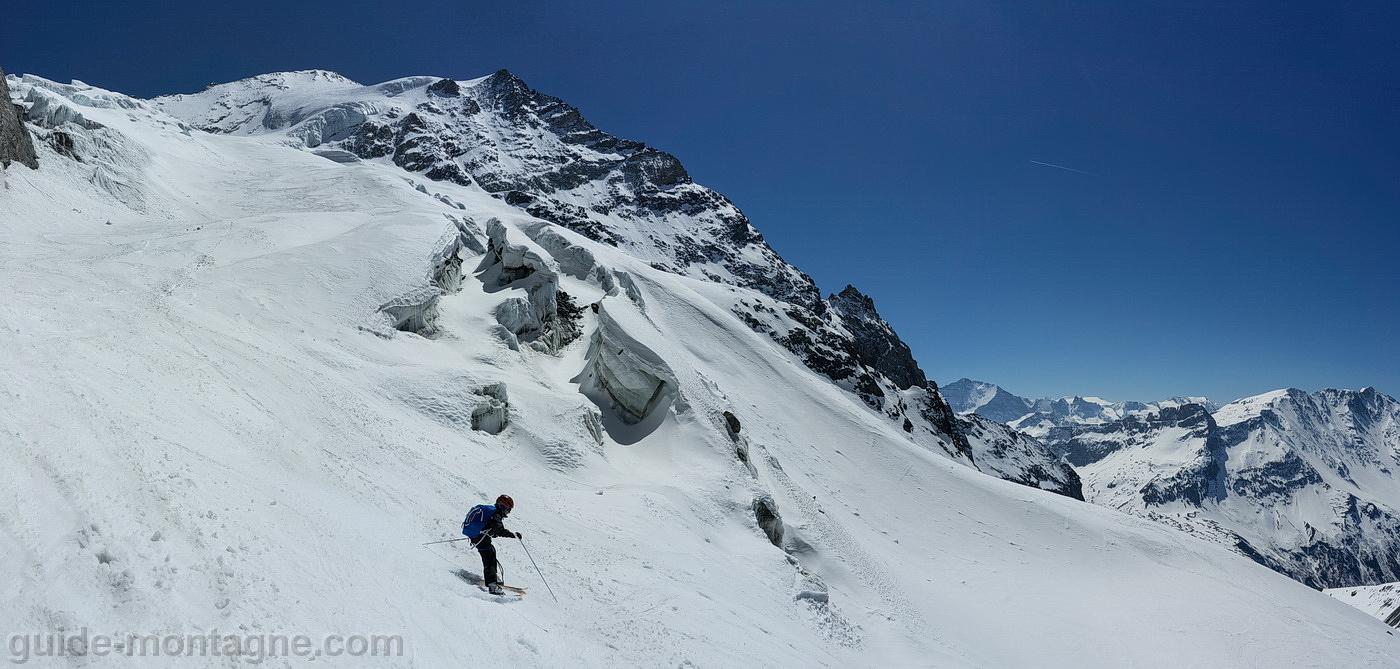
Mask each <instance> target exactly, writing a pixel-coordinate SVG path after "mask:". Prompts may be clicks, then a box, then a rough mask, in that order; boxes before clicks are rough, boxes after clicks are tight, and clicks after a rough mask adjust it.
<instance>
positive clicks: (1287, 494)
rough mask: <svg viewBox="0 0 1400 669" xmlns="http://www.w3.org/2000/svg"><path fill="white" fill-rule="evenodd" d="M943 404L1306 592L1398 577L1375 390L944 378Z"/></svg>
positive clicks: (1096, 490)
mask: <svg viewBox="0 0 1400 669" xmlns="http://www.w3.org/2000/svg"><path fill="white" fill-rule="evenodd" d="M942 390H943V393H944V397H945V398H946V399H947V400H948V403H949V405H951V406H952V407H953V409H954V411H957V412H958V413H960V414H974V415H980V416H984V417H986V418H992V419H994V420H998V421H1000V422H1003V423H1005V424H1007V425H1008V427H1011V428H1013V429H1016V430H1019V431H1021V432H1024V433H1025V434H1027V435H1031V436H1034V437H1036V438H1038V439H1039V440H1040V441H1041V442H1042V443H1044V444H1045V445H1046V447H1047V448H1048V449H1049V450H1050V451H1052V452H1053V453H1055V454H1057V455H1058V456H1060V457H1062V458H1063V460H1064V462H1065V463H1066V464H1068V465H1070V466H1072V467H1073V468H1074V469H1075V471H1076V474H1077V475H1078V477H1079V479H1080V480H1081V482H1082V485H1083V494H1084V498H1085V499H1086V500H1087V501H1089V502H1093V503H1095V504H1100V505H1103V506H1107V507H1111V508H1114V509H1118V510H1121V511H1125V512H1128V513H1133V514H1136V515H1141V516H1144V517H1148V518H1152V519H1154V520H1157V521H1159V522H1162V523H1165V524H1168V525H1172V526H1174V527H1177V528H1179V529H1182V530H1184V531H1187V532H1190V533H1193V534H1196V535H1197V536H1200V537H1203V538H1206V539H1209V540H1212V541H1216V542H1219V543H1223V544H1225V545H1227V546H1230V547H1231V548H1233V549H1235V550H1236V551H1238V552H1240V553H1242V554H1244V555H1247V556H1249V557H1250V558H1252V559H1254V560H1255V561H1257V562H1259V563H1261V564H1264V565H1266V566H1268V567H1270V568H1272V569H1274V570H1276V571H1278V572H1280V573H1283V574H1286V575H1288V576H1290V577H1292V578H1295V579H1297V580H1299V581H1302V582H1304V583H1307V584H1309V585H1312V586H1314V587H1342V586H1352V585H1361V584H1379V583H1384V582H1387V581H1395V580H1400V559H1397V555H1400V477H1397V471H1400V403H1397V401H1396V400H1395V399H1394V398H1393V397H1390V396H1389V395H1385V394H1383V393H1381V392H1379V391H1377V390H1375V389H1373V388H1366V389H1362V390H1359V391H1353V390H1332V389H1328V390H1321V391H1318V392H1315V393H1307V392H1304V391H1301V390H1297V389H1285V390H1277V391H1273V392H1269V393H1264V394H1261V395H1255V396H1252V397H1246V398H1243V399H1239V400H1235V401H1233V402H1230V403H1228V404H1225V405H1223V406H1215V405H1214V404H1213V403H1211V402H1209V401H1208V400H1206V399H1204V398H1171V399H1167V400H1161V401H1156V402H1110V401H1107V400H1103V399H1100V398H1097V397H1078V396H1076V397H1065V398H1059V399H1054V400H1048V399H1040V400H1028V399H1026V398H1023V397H1020V396H1017V395H1015V394H1012V393H1010V392H1007V391H1006V390H1005V389H1003V388H1001V387H999V386H996V385H994V384H990V383H986V382H981V381H973V380H970V379H961V380H959V381H956V382H953V383H950V384H948V385H946V386H944V387H943V389H942Z"/></svg>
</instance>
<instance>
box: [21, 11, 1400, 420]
mask: <svg viewBox="0 0 1400 669" xmlns="http://www.w3.org/2000/svg"><path fill="white" fill-rule="evenodd" d="M1226 5H1228V6H1226ZM1397 27H1400V4H1397V3H1393V2H1389V3H1341V4H1333V5H1327V4H1319V3H1301V2H1292V1H1288V0H1282V1H1275V2H1235V3H1215V2H1194V1H1193V2H1173V3H1157V2H1139V1H1134V2H1119V1H1116V0H1115V1H1108V0H1105V1H1103V2H1092V3H1089V2H1086V3H1077V2H1063V1H1061V2H1006V3H998V2H986V1H980V2H952V3H945V2H906V3H892V2H891V3H887V2H873V1H872V2H859V3H853V2H848V1H847V2H825V1H814V2H806V3H795V2H782V3H779V2H752V1H751V2H707V3H693V2H687V3H669V2H660V3H658V2H576V3H554V2H532V3H500V2H493V3H485V2H462V1H458V2H437V1H434V0H429V1H426V2H416V3H412V4H411V5H403V6H402V7H400V8H395V7H394V5H393V4H392V3H385V2H373V3H371V2H359V1H354V0H352V1H348V2H346V1H337V2H330V1H329V0H311V1H306V2H277V3H273V2H265V1H262V0H246V1H243V2H236V3H218V4H213V3H209V4H202V3H199V2H185V3H179V4H176V3H164V2H162V3H147V2H124V3H110V2H89V1H86V0H70V1H69V2H64V3H22V4H21V5H17V6H15V7H12V8H10V9H8V10H7V11H6V17H5V21H4V23H3V24H0V44H4V45H5V49H4V51H3V52H0V66H3V67H5V68H6V69H7V70H10V71H19V72H33V73H36V74H41V75H44V76H48V77H50V78H55V79H61V80H66V79H68V78H79V79H83V80H85V81H88V82H90V83H93V84H96V85H100V86H104V87H108V88H113V89H116V90H121V91H123V92H128V93H132V94H137V95H154V94H158V93H165V92H183V91H192V90H197V89H199V88H201V87H202V86H203V85H204V84H206V83H209V82H221V81H227V80H232V79H236V78H240V77H244V76H248V75H252V74H257V73H262V72H268V71H276V70H291V69H305V68H313V67H315V68H325V69H332V70H336V71H339V72H341V73H343V74H346V75H347V76H350V77H352V78H354V79H357V80H359V81H363V82H374V81H380V80H384V79H390V78H394V77H398V76H403V75H408V74H441V75H450V76H456V77H458V78H469V77H474V76H480V75H482V74H486V73H489V72H491V71H493V70H495V69H497V68H500V67H507V68H509V69H511V70H512V71H514V72H516V73H517V74H519V75H520V76H521V77H522V78H524V79H525V80H526V81H527V82H529V83H530V84H531V85H532V86H534V87H535V88H537V89H539V90H542V91H545V92H547V93H551V94H554V95H557V96H559V97H562V98H564V99H565V100H567V101H569V102H571V103H573V104H574V105H576V106H578V107H580V108H581V109H582V110H583V112H584V114H585V115H586V116H588V117H589V118H590V119H591V120H593V121H594V122H595V123H596V124H597V125H599V126H600V127H602V128H603V129H604V130H607V131H610V132H612V133H614V134H618V135H621V136H625V137H630V138H634V139H640V140H643V141H646V142H648V143H650V144H652V145H654V146H657V147H659V148H662V149H665V150H668V151H671V152H672V153H675V154H676V155H678V156H679V157H680V158H681V159H682V161H683V162H684V163H685V164H686V166H687V167H688V168H689V169H690V171H691V173H692V175H693V176H694V177H695V178H696V179H697V180H698V181H700V182H701V183H705V184H707V185H710V186H712V187H714V188H716V189H718V190H720V191H721V192H723V193H725V194H727V195H729V196H730V197H731V198H732V199H733V200H734V201H735V202H736V203H738V204H739V206H740V207H741V208H743V209H744V211H745V212H746V213H747V214H748V215H749V216H750V218H751V219H752V220H753V221H754V223H755V225H757V226H758V228H759V229H760V230H761V231H763V233H764V234H765V235H766V236H767V237H768V239H769V241H770V242H771V243H772V244H773V245H774V246H775V247H776V248H777V249H778V250H779V251H780V252H781V253H783V254H784V255H785V256H786V257H787V258H788V259H789V260H791V261H793V262H794V263H796V264H797V265H798V266H800V267H802V268H803V269H804V270H806V271H807V272H809V273H810V274H811V275H812V276H813V277H815V278H816V280H817V281H818V283H819V284H820V285H821V286H822V288H823V289H824V290H825V291H827V292H833V291H836V290H839V289H841V288H842V287H843V286H844V285H845V284H846V283H853V284H855V285H856V286H858V287H860V288H861V289H862V290H864V291H865V292H867V293H869V294H871V295H872V296H874V297H875V299H876V302H877V304H878V306H879V307H880V309H881V311H882V312H883V313H884V314H885V316H886V318H887V319H888V320H890V321H891V322H892V323H893V324H894V325H895V327H896V328H897V329H898V330H899V331H900V333H901V334H902V335H903V336H904V337H905V338H906V339H907V340H908V341H909V343H910V345H911V346H912V347H913V348H914V352H915V354H916V355H917V356H918V358H919V360H920V361H921V363H922V364H923V366H924V368H925V370H927V371H928V372H929V373H930V375H931V376H933V377H934V378H937V379H939V380H940V381H951V380H953V379H956V378H958V377H960V376H971V377H974V378H980V379H986V380H991V381H995V382H998V383H1000V384H1002V385H1004V386H1006V387H1007V388H1009V389H1011V390H1013V391H1015V392H1018V393H1020V394H1023V395H1059V394H1067V393H1082V394H1098V395H1102V396H1106V397H1113V398H1137V399H1151V398H1155V397H1159V396H1165V395H1174V394H1208V395H1211V396H1212V397H1215V398H1218V399H1229V398H1233V397H1236V396H1240V395H1245V394H1252V393H1256V392H1261V391H1264V390H1268V389H1271V388H1275V387H1283V386H1297V387H1302V388H1306V389H1314V388H1318V387H1323V386H1339V387H1360V386H1364V385H1374V386H1378V387H1380V388H1381V389H1382V390H1386V391H1387V392H1390V393H1391V394H1398V393H1400V356H1397V355H1396V345H1397V342H1400V307H1397V305H1400V261H1398V260H1397V255H1398V254H1400V229H1398V228H1397V226H1398V225H1400V129H1397V128H1398V127H1400V124H1397V119H1400V85H1398V84H1397V83H1396V82H1397V79H1396V78H1395V76H1394V70H1395V67H1396V63H1398V62H1400V40H1397V39H1396V38H1395V36H1394V32H1395V30H1396V28H1397ZM1041 163H1049V164H1051V165H1059V166H1063V167H1067V168H1071V169H1060V168H1058V167H1052V166H1048V165H1043V164H1041Z"/></svg>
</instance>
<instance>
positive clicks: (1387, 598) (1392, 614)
mask: <svg viewBox="0 0 1400 669" xmlns="http://www.w3.org/2000/svg"><path fill="white" fill-rule="evenodd" d="M1323 592H1326V593H1327V594H1329V595H1331V596H1333V597H1336V598H1337V599H1339V600H1341V601H1343V602H1346V603H1347V604H1350V605H1352V606H1355V607H1356V608H1358V609H1361V610H1362V611H1365V612H1366V613H1367V614H1369V615H1372V616H1375V617H1376V618H1378V619H1380V620H1384V621H1386V624H1388V625H1390V626H1391V627H1400V583H1384V584H1382V585H1361V586H1357V587H1354V588H1331V589H1328V590H1324V591H1323Z"/></svg>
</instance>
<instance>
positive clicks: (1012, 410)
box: [941, 378, 1213, 438]
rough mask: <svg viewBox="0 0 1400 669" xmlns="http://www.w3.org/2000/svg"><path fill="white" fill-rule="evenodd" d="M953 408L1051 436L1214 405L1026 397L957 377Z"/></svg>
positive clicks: (951, 387)
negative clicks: (1060, 431) (1077, 428)
mask: <svg viewBox="0 0 1400 669" xmlns="http://www.w3.org/2000/svg"><path fill="white" fill-rule="evenodd" d="M941 390H942V392H943V395H944V397H945V398H947V400H948V403H949V405H951V406H952V408H953V411H954V412H956V413H958V414H960V415H964V414H970V413H976V414H977V415H979V416H985V417H987V418H990V419H992V420H994V421H996V422H998V423H1006V424H1008V425H1010V426H1012V427H1013V428H1015V429H1017V430H1019V431H1021V432H1024V433H1026V434H1029V435H1031V436H1034V437H1038V438H1044V437H1049V436H1050V435H1051V432H1052V431H1054V430H1056V429H1057V428H1072V427H1075V426H1078V425H1102V424H1104V423H1109V422H1113V421H1116V420H1121V419H1123V418H1124V417H1126V416H1129V415H1132V414H1134V413H1140V412H1144V411H1151V410H1154V409H1163V408H1167V407H1174V406H1180V405H1182V404H1188V403H1189V404H1201V405H1204V406H1209V407H1213V405H1212V404H1211V402H1210V400H1208V399H1206V398H1204V397H1173V398H1168V399H1165V400H1159V401H1156V402H1135V401H1127V402H1114V401H1110V400H1106V399H1103V398H1101V397H1093V396H1088V397H1081V396H1078V395H1071V396H1068V397H1059V398H1054V399H1051V398H1040V399H1034V400H1032V399H1027V398H1024V397H1021V396H1019V395H1016V394H1014V393H1010V392H1008V391H1007V390H1006V389H1005V388H1002V387H1001V386H998V385H996V384H992V383H987V382H986V381H974V380H972V379H968V378H962V379H958V380H957V381H954V382H952V383H949V384H947V385H945V386H943V387H942V389H941Z"/></svg>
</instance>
